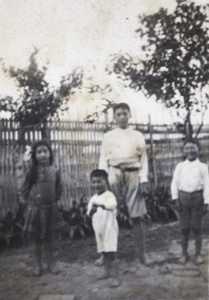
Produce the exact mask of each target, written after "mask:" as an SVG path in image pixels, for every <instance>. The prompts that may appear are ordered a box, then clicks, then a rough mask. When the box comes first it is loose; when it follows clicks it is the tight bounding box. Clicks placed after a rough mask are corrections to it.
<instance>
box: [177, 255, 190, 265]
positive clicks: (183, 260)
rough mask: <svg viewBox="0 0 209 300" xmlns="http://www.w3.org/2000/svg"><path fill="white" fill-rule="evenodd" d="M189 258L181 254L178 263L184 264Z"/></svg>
mask: <svg viewBox="0 0 209 300" xmlns="http://www.w3.org/2000/svg"><path fill="white" fill-rule="evenodd" d="M188 260H189V256H188V255H182V257H181V258H180V259H179V263H180V264H182V265H185V264H186V263H187V262H188Z"/></svg>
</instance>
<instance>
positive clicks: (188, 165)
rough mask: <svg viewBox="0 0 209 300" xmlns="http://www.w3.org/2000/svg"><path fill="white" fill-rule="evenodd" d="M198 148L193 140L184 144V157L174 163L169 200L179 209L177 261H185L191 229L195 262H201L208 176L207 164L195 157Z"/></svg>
mask: <svg viewBox="0 0 209 300" xmlns="http://www.w3.org/2000/svg"><path fill="white" fill-rule="evenodd" d="M199 150H200V147H199V143H198V141H196V140H195V139H188V140H187V141H186V142H185V143H184V155H185V157H186V159H185V161H183V162H180V163H179V164H178V165H177V167H176V169H175V171H174V175H173V180H172V183H171V194H172V199H173V200H175V202H176V206H177V208H178V210H179V218H180V226H181V240H182V257H181V259H180V262H181V263H183V264H185V263H186V262H187V261H188V260H189V256H188V252H187V249H188V242H189V234H190V230H191V229H192V232H193V235H194V239H195V250H196V252H195V263H196V264H201V263H203V259H202V256H201V247H202V235H201V227H202V216H203V213H204V208H206V210H208V204H209V175H208V167H207V165H206V164H205V163H202V162H200V161H199V159H198V154H199Z"/></svg>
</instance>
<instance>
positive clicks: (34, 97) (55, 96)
mask: <svg viewBox="0 0 209 300" xmlns="http://www.w3.org/2000/svg"><path fill="white" fill-rule="evenodd" d="M37 54H38V50H35V51H34V52H33V53H32V54H31V56H30V63H29V66H28V67H27V68H26V69H24V70H23V69H19V68H15V67H10V68H9V69H7V68H5V67H4V66H3V70H4V72H5V73H6V74H8V76H9V77H11V78H13V79H14V80H15V82H16V84H17V88H18V97H17V98H12V97H10V96H6V97H2V98H1V99H0V109H1V110H3V111H9V112H11V113H12V114H13V118H14V120H15V121H18V122H20V124H21V127H22V128H23V127H25V126H31V125H38V124H41V123H43V122H44V121H46V120H47V119H48V118H49V117H53V116H55V115H57V116H58V113H60V112H62V111H65V110H66V109H68V107H67V104H68V101H69V97H70V95H71V94H72V93H74V91H75V89H76V88H79V87H80V86H81V85H82V79H83V72H82V70H80V69H75V70H74V71H72V72H71V73H70V74H69V75H67V76H65V77H63V78H62V79H61V81H60V85H59V86H58V87H56V88H55V87H52V86H50V84H49V82H48V81H47V80H46V73H47V67H46V66H43V67H42V68H39V67H38V64H37V60H36V55H37Z"/></svg>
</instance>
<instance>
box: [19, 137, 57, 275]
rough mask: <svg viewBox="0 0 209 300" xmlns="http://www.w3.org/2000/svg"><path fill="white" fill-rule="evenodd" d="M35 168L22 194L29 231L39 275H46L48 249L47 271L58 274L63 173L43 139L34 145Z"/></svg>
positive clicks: (33, 165)
mask: <svg viewBox="0 0 209 300" xmlns="http://www.w3.org/2000/svg"><path fill="white" fill-rule="evenodd" d="M31 161H32V163H31V167H30V168H29V171H28V172H27V173H26V176H25V181H24V183H23V186H22V194H23V197H24V200H25V202H26V204H27V214H26V219H25V231H26V232H31V233H32V236H33V240H34V248H35V258H36V263H37V276H41V275H42V273H43V265H42V248H43V245H44V246H45V251H46V260H47V270H48V271H49V272H51V273H54V268H53V267H54V264H53V247H52V232H53V230H55V229H56V225H57V224H56V222H57V220H58V219H57V216H58V208H57V204H56V202H57V201H58V200H59V199H60V196H61V178H60V172H59V170H57V169H56V168H55V167H54V166H53V153H52V149H51V147H50V145H49V144H48V142H46V141H44V140H42V141H38V142H36V143H35V144H34V145H33V146H32V153H31Z"/></svg>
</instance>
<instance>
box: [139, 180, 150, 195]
mask: <svg viewBox="0 0 209 300" xmlns="http://www.w3.org/2000/svg"><path fill="white" fill-rule="evenodd" d="M147 192H148V182H141V183H140V193H141V194H142V195H143V194H146V193H147Z"/></svg>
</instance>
